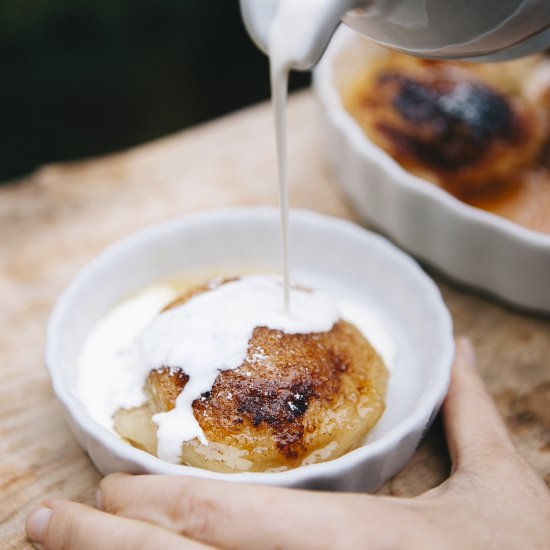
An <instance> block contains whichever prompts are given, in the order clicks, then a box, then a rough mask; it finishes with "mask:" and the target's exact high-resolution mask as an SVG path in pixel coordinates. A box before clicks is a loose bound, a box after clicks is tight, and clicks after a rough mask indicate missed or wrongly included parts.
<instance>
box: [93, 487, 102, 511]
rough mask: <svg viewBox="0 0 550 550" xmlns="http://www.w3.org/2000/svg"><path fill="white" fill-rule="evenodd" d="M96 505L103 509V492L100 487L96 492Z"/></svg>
mask: <svg viewBox="0 0 550 550" xmlns="http://www.w3.org/2000/svg"><path fill="white" fill-rule="evenodd" d="M95 507H96V508H97V509H98V510H103V493H102V491H101V489H100V488H99V487H98V488H97V490H96V492H95Z"/></svg>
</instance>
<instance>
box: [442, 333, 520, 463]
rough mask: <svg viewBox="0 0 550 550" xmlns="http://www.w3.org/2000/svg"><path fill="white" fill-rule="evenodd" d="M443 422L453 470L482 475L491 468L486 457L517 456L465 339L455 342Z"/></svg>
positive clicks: (472, 350) (469, 345)
mask: <svg viewBox="0 0 550 550" xmlns="http://www.w3.org/2000/svg"><path fill="white" fill-rule="evenodd" d="M443 422H444V425H445V433H446V437H447V445H448V447H449V454H450V456H451V460H452V463H453V470H461V469H467V470H469V471H472V470H474V471H484V470H486V469H487V468H491V465H490V464H487V460H486V459H487V457H488V456H491V455H493V456H494V455H495V454H503V453H505V454H508V453H516V450H515V447H514V444H513V443H512V440H511V439H510V436H509V434H508V431H507V429H506V426H505V424H504V421H503V420H502V418H501V416H500V414H499V413H498V411H497V409H496V406H495V404H494V402H493V400H492V398H491V396H490V395H489V394H488V393H487V390H486V389H485V387H484V385H483V381H482V380H481V378H480V376H479V374H478V371H477V370H476V358H475V353H474V349H473V347H472V344H471V343H470V341H469V340H467V339H466V338H458V339H457V341H456V355H455V360H454V363H453V369H452V375H451V385H450V387H449V392H448V394H447V398H446V399H445V403H444V404H443Z"/></svg>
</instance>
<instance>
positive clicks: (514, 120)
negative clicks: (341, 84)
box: [345, 53, 547, 196]
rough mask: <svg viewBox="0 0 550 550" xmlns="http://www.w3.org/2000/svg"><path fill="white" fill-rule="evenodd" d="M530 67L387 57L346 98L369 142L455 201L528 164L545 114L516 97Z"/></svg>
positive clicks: (536, 152)
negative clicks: (498, 69) (454, 198)
mask: <svg viewBox="0 0 550 550" xmlns="http://www.w3.org/2000/svg"><path fill="white" fill-rule="evenodd" d="M532 63H533V61H526V62H524V63H523V64H519V63H517V62H512V63H508V64H499V67H500V73H499V71H497V70H496V69H488V68H486V67H485V66H483V65H476V64H466V63H460V62H453V63H451V62H438V61H428V60H421V59H415V58H410V57H408V56H404V55H400V54H396V53H392V54H388V55H387V56H385V57H384V58H381V59H380V60H378V61H377V62H373V63H372V65H371V66H370V67H369V68H368V70H367V71H366V73H365V75H364V78H363V79H362V80H361V82H359V83H357V85H356V86H355V87H354V88H353V89H351V90H350V92H349V94H348V96H347V97H346V98H345V102H346V106H347V108H348V110H349V111H350V112H351V114H352V115H353V116H354V117H355V118H356V119H357V120H358V122H359V123H360V124H361V125H362V127H363V128H364V130H365V131H366V133H367V134H368V135H369V137H370V138H371V139H372V140H373V141H374V142H375V143H377V144H378V145H379V146H381V147H382V148H384V149H385V150H386V151H388V153H390V154H391V155H392V156H393V157H394V158H395V159H396V160H397V161H398V162H399V163H400V164H402V165H403V166H404V167H405V168H406V169H408V170H410V171H411V172H413V173H415V174H417V175H419V176H421V177H424V178H426V179H428V180H431V181H434V182H436V183H438V184H440V185H442V186H443V187H445V188H446V189H448V190H449V191H451V192H452V193H453V194H455V195H457V196H464V195H467V194H468V193H470V192H471V191H472V190H473V191H475V190H477V189H479V188H484V187H486V186H490V185H493V186H494V184H495V182H498V181H500V180H503V179H507V178H509V176H510V174H511V173H514V172H517V171H518V170H521V169H523V168H525V167H527V166H530V165H532V164H533V163H534V162H535V161H536V159H537V158H538V156H539V154H540V152H541V148H542V146H543V143H544V140H545V138H546V130H547V125H546V114H545V112H544V109H543V108H542V106H540V105H536V104H534V103H533V102H531V101H529V100H527V99H526V98H525V97H524V95H523V94H522V93H521V92H522V90H521V79H523V78H525V77H526V74H527V72H528V69H529V68H530V67H531V64H532Z"/></svg>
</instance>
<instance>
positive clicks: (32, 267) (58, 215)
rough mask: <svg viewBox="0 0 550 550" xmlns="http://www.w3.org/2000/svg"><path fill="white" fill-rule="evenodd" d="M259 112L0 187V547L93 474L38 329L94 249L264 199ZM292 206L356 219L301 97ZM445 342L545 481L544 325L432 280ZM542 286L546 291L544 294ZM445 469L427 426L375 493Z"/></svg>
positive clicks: (549, 425)
mask: <svg viewBox="0 0 550 550" xmlns="http://www.w3.org/2000/svg"><path fill="white" fill-rule="evenodd" d="M271 123H272V121H271V111H270V107H269V105H268V104H262V105H259V106H256V107H253V108H250V109H247V110H244V111H240V112H238V113H235V114H232V115H229V116H227V117H225V118H222V119H218V120H216V121H214V122H211V123H208V124H205V125H202V126H198V127H195V128H191V129H189V130H186V131H183V132H181V133H179V134H176V135H173V136H169V137H167V138H164V139H161V140H158V141H155V142H152V143H149V144H146V145H143V146H140V147H137V148H134V149H131V150H129V151H126V152H123V153H118V154H114V155H110V156H107V157H102V158H97V159H91V160H87V161H84V162H76V163H68V164H56V165H51V166H46V167H43V168H42V169H40V170H38V171H37V172H35V173H34V174H32V175H31V176H29V177H27V178H25V179H23V180H21V181H17V182H13V183H12V184H10V185H7V186H4V187H0V304H1V305H0V327H1V330H0V547H1V548H3V549H13V548H26V547H28V546H29V545H28V543H27V541H26V539H25V536H24V532H23V524H24V518H25V516H26V514H27V513H28V511H29V510H30V508H31V507H32V506H33V504H35V503H37V502H39V501H41V500H42V499H44V498H46V497H50V496H57V497H63V498H69V499H76V500H79V501H82V502H86V503H91V502H92V500H93V495H94V492H95V487H96V484H97V482H98V480H99V479H100V476H99V474H98V472H97V471H96V470H95V468H94V467H93V465H92V464H91V462H90V461H89V459H88V457H87V456H86V455H85V454H84V453H83V452H82V451H81V450H80V448H79V447H78V445H77V444H76V441H75V440H74V439H73V437H72V435H71V433H70V431H69V429H68V427H67V425H66V424H65V422H64V420H63V418H62V415H61V410H60V407H59V405H58V404H57V403H56V400H55V397H54V395H53V392H52V390H51V388H50V384H49V379H48V375H47V373H46V370H45V368H44V362H43V351H44V343H45V329H46V321H47V319H48V315H49V313H50V311H51V308H52V306H53V304H54V302H55V300H56V298H57V297H58V295H59V294H60V292H61V291H62V290H63V288H64V287H65V286H66V285H67V284H68V282H69V281H70V279H71V278H72V277H73V276H74V275H75V273H76V272H77V270H79V269H80V268H81V267H83V266H84V265H85V264H86V263H87V262H88V261H89V260H90V259H92V258H93V257H94V256H95V255H96V254H98V253H99V252H100V251H101V250H102V249H103V248H104V247H105V246H107V245H108V244H109V243H111V242H113V241H114V240H117V239H120V238H121V237H124V236H126V235H128V234H130V233H131V232H133V231H135V230H137V229H139V228H142V227H144V226H147V225H149V224H152V223H155V222H159V221H162V220H166V219H168V218H170V217H173V216H177V215H181V214H185V213H188V212H195V211H198V210H203V209H207V208H210V207H220V206H232V205H276V204H277V187H276V172H275V160H274V138H273V132H272V129H271V128H272V126H271ZM288 125H289V146H290V155H289V157H290V171H291V181H290V200H291V205H292V206H293V207H302V208H309V209H312V210H317V211H319V212H324V213H327V214H332V215H336V216H342V217H345V218H351V219H354V215H353V213H352V211H351V210H350V208H349V205H347V203H346V202H345V200H344V199H343V197H342V196H341V194H340V192H339V190H338V187H337V186H336V184H335V181H334V179H333V177H332V176H331V174H330V170H329V168H328V166H327V163H326V161H325V157H326V155H325V154H324V152H323V148H324V142H323V138H322V136H323V132H322V127H321V122H320V116H319V106H318V105H317V103H316V101H315V100H314V98H313V96H312V94H311V92H305V93H304V92H302V93H301V94H299V95H295V96H293V97H292V99H291V101H290V106H289V121H288ZM432 275H433V276H434V278H435V279H436V281H437V283H438V285H439V286H440V288H441V291H442V293H443V296H444V299H445V302H446V303H447V306H448V307H449V309H450V311H451V314H452V317H453V320H454V324H455V331H456V333H457V334H465V335H467V336H469V337H470V338H471V339H472V340H473V342H474V344H475V347H476V349H477V352H478V355H479V361H480V370H481V372H482V374H483V377H484V379H485V380H486V383H487V385H488V387H489V389H490V391H491V393H492V394H493V396H494V397H495V398H496V400H497V403H498V405H499V408H500V410H501V412H502V414H503V416H504V417H505V419H506V422H507V424H508V426H509V428H510V431H511V433H512V435H513V437H514V440H515V442H516V444H517V446H518V448H519V449H520V451H521V453H522V454H524V455H525V456H526V457H527V459H528V460H529V462H531V464H533V466H534V467H535V468H536V469H537V470H538V471H539V472H540V473H541V475H542V476H543V477H544V478H545V480H546V482H547V483H549V484H550V321H549V320H548V318H541V317H537V316H534V315H530V314H526V313H520V312H517V311H512V310H511V309H508V308H506V307H505V306H503V305H501V304H499V303H496V302H494V301H492V300H489V299H487V298H484V297H481V296H478V295H476V294H474V293H472V292H469V291H467V290H465V289H463V288H458V287H456V286H454V285H452V284H450V283H449V282H446V281H443V280H442V279H441V278H440V277H439V276H437V275H434V274H432ZM549 291H550V289H549ZM448 468H449V463H448V457H447V454H446V450H445V444H444V439H443V434H442V432H441V427H440V425H439V424H438V423H436V424H435V426H434V427H433V428H432V430H431V431H430V433H429V435H428V437H427V438H426V440H425V441H424V443H423V444H422V445H421V447H420V448H419V450H418V452H417V453H416V455H415V456H414V457H413V459H412V460H411V462H410V463H409V465H408V466H407V467H406V468H405V470H404V471H403V472H401V473H400V474H399V475H398V476H397V477H396V478H394V479H393V480H391V481H390V482H388V483H387V484H386V485H385V486H384V487H383V488H382V489H381V492H383V493H389V494H396V495H414V494H418V493H420V492H422V491H424V490H426V489H428V488H430V487H433V486H434V485H436V484H438V483H439V482H440V481H441V480H442V479H444V478H445V476H446V475H447V473H448Z"/></svg>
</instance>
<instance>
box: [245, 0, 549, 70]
mask: <svg viewBox="0 0 550 550" xmlns="http://www.w3.org/2000/svg"><path fill="white" fill-rule="evenodd" d="M294 1H295V2H299V1H303V0H294ZM280 2H281V0H240V4H241V12H242V15H243V19H244V21H245V25H246V27H247V29H248V31H249V33H250V35H251V36H252V38H253V39H254V41H255V42H256V43H257V44H258V46H259V47H260V48H261V49H263V50H264V51H266V50H267V41H268V33H269V22H270V21H271V20H272V18H273V17H274V15H275V13H276V11H277V8H278V6H279V4H280ZM308 3H309V5H310V6H309V7H308V9H309V10H317V9H323V10H325V13H324V14H322V16H321V17H320V18H318V20H319V21H320V22H321V23H320V24H319V31H318V39H317V41H316V43H315V47H314V48H312V49H311V52H310V55H309V57H308V59H304V60H303V62H301V63H297V64H296V65H297V66H296V67H295V68H299V69H306V68H311V66H313V65H314V64H315V63H316V62H317V61H318V60H319V58H320V56H321V55H322V53H323V51H324V49H325V47H326V46H327V44H328V42H329V40H330V37H331V36H332V34H333V33H334V30H335V29H336V27H337V26H338V24H339V22H340V21H343V22H344V23H345V24H347V25H349V26H350V27H352V28H353V29H355V30H356V31H358V32H360V33H361V34H363V35H364V36H366V37H368V38H370V39H372V40H374V41H375V42H378V43H379V44H382V45H384V46H387V47H389V48H391V49H394V50H398V51H402V52H404V53H408V54H411V55H416V56H420V57H428V58H437V59H470V60H474V61H475V60H478V61H501V60H506V59H512V58H515V57H522V56H524V55H527V54H529V53H533V52H536V51H541V50H543V49H545V48H548V47H550V0H323V1H320V2H318V3H316V2H315V1H311V0H309V2H308Z"/></svg>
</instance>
